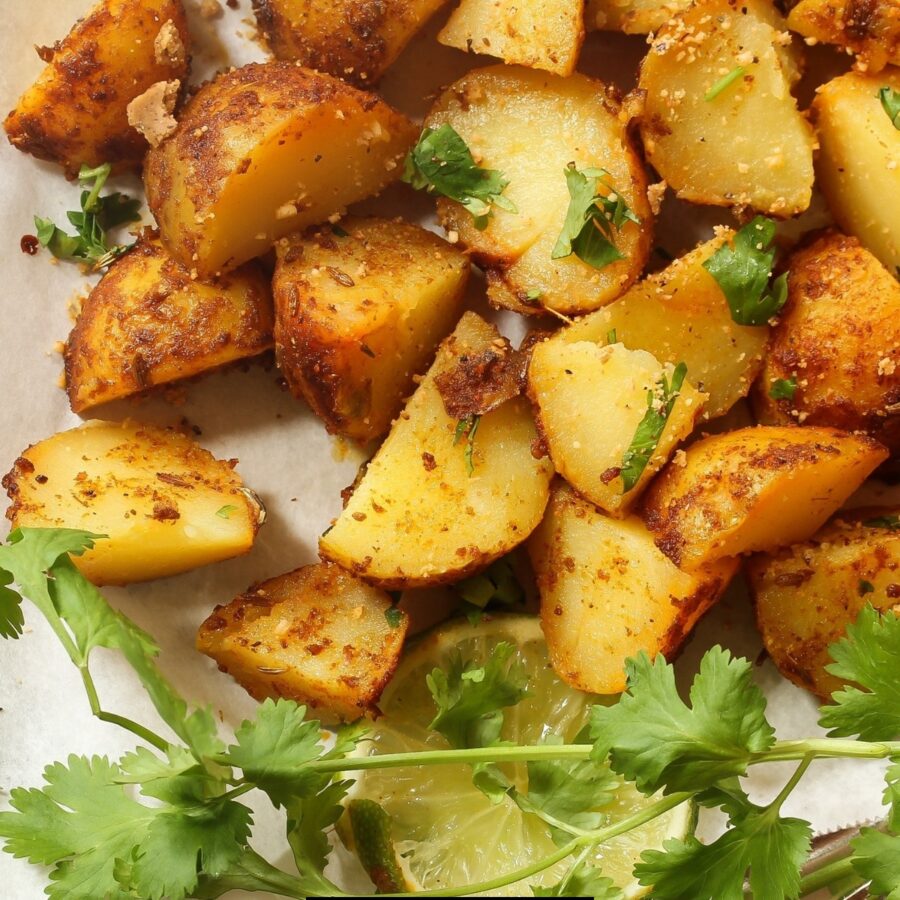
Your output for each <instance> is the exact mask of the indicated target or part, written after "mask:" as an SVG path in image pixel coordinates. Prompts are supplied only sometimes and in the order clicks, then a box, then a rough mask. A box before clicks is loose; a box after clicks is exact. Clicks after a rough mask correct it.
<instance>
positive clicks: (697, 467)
mask: <svg viewBox="0 0 900 900" xmlns="http://www.w3.org/2000/svg"><path fill="white" fill-rule="evenodd" d="M887 455H888V453H887V450H885V448H884V447H882V446H881V444H879V443H877V442H876V441H873V440H872V439H871V438H869V437H865V436H861V435H852V434H847V433H846V432H843V431H838V430H837V429H834V428H815V427H812V426H810V427H809V428H796V427H793V428H791V427H784V426H778V425H768V426H763V425H761V426H758V427H756V428H742V429H740V430H738V431H729V432H727V433H725V434H714V435H711V436H710V437H706V438H703V439H701V440H699V441H697V442H696V443H694V444H691V446H690V447H688V449H687V451H686V454H685V457H684V459H682V460H680V463H681V464H678V463H677V462H672V463H669V465H668V466H666V468H665V469H663V471H662V472H661V474H660V476H659V477H658V478H657V479H656V481H655V482H654V483H653V484H652V485H651V486H650V489H649V490H648V491H647V493H646V495H645V497H644V508H643V516H644V521H645V522H646V523H647V527H648V528H649V529H650V530H651V531H652V532H653V533H654V534H655V535H656V544H657V546H658V547H659V548H660V549H661V550H662V551H663V553H665V554H666V556H668V557H669V558H670V559H671V560H672V561H673V562H674V563H675V565H677V566H680V567H682V568H684V569H689V570H693V569H696V568H697V567H699V566H702V565H705V564H706V563H709V562H712V561H714V560H717V559H721V558H722V557H724V556H737V555H739V554H741V553H747V552H748V551H751V550H775V549H777V548H778V547H784V546H787V545H789V544H794V543H796V542H797V541H802V540H805V539H806V538H808V537H809V536H810V535H811V534H814V533H815V531H816V529H817V528H819V526H820V525H822V523H823V522H825V520H826V519H828V517H829V516H830V515H831V514H832V513H833V512H834V511H835V510H837V509H838V508H839V507H840V506H841V504H843V502H844V501H845V500H846V499H847V498H848V497H849V496H850V495H851V494H852V493H853V492H854V491H855V490H856V489H857V488H858V487H859V486H860V485H861V484H862V483H863V481H865V479H866V477H867V476H868V475H869V474H870V473H871V472H872V470H873V469H875V467H876V466H877V465H878V464H879V463H881V462H883V461H884V460H885V459H886V458H887Z"/></svg>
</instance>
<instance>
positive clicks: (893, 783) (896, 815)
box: [884, 757, 900, 832]
mask: <svg viewBox="0 0 900 900" xmlns="http://www.w3.org/2000/svg"><path fill="white" fill-rule="evenodd" d="M884 779H885V781H886V782H887V787H886V788H885V789H884V803H885V805H886V806H889V807H890V810H889V811H888V817H887V822H888V828H890V829H891V831H894V832H898V831H900V758H898V757H894V759H892V760H891V765H890V766H888V770H887V772H886V773H885V776H884Z"/></svg>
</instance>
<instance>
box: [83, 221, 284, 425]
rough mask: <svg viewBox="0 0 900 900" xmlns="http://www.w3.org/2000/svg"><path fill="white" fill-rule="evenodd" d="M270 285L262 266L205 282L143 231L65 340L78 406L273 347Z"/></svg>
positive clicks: (105, 278) (92, 295) (88, 405)
mask: <svg viewBox="0 0 900 900" xmlns="http://www.w3.org/2000/svg"><path fill="white" fill-rule="evenodd" d="M272 327H273V315H272V299H271V297H270V291H269V284H268V282H267V280H266V278H265V276H264V274H263V271H262V269H261V268H259V267H258V266H257V265H256V264H255V263H248V264H247V265H246V266H244V267H242V268H240V269H238V270H236V271H235V272H231V273H229V274H227V275H223V276H221V277H220V278H217V279H216V280H215V281H199V280H196V279H192V278H191V273H190V272H189V271H188V270H187V269H186V268H185V267H184V266H183V265H181V263H179V262H177V261H176V260H174V259H172V257H171V256H169V254H168V253H167V252H166V251H165V249H164V248H163V246H162V244H160V242H159V238H158V237H156V236H155V235H152V234H145V235H143V236H142V237H141V238H140V240H139V241H138V242H137V245H136V246H135V247H134V249H133V250H131V252H129V253H126V254H125V256H122V257H120V258H119V259H117V260H116V261H115V262H114V263H113V264H112V265H111V266H110V267H109V270H108V271H107V273H106V274H105V275H104V276H103V278H102V279H101V280H100V283H99V284H98V285H97V286H96V287H95V288H94V289H93V290H92V291H91V293H90V295H89V296H88V298H87V300H85V302H84V305H83V306H82V308H81V312H79V314H78V320H77V321H76V323H75V327H74V328H73V329H72V333H71V334H70V335H69V340H68V342H67V343H66V351H65V360H66V390H67V392H68V394H69V403H70V405H71V407H72V411H73V412H77V413H80V412H83V411H84V410H86V409H90V408H91V407H94V406H97V405H98V404H100V403H106V402H107V401H109V400H117V399H119V398H121V397H128V396H130V395H131V394H136V393H138V392H139V391H143V390H146V389H147V388H150V387H153V386H155V385H158V384H165V383H167V382H170V381H177V380H178V379H179V378H189V377H191V376H193V375H200V374H202V373H203V372H208V371H210V370H211V369H215V368H217V367H219V366H222V365H225V364H226V363H230V362H234V361H235V360H238V359H245V358H246V357H249V356H256V355H257V354H259V353H262V352H263V351H265V350H268V349H269V348H271V346H272Z"/></svg>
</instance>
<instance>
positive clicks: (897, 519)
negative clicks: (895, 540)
mask: <svg viewBox="0 0 900 900" xmlns="http://www.w3.org/2000/svg"><path fill="white" fill-rule="evenodd" d="M863 525H865V526H866V528H887V529H889V530H890V531H897V530H898V529H900V516H896V515H889V516H876V517H875V518H874V519H866V521H865V522H863Z"/></svg>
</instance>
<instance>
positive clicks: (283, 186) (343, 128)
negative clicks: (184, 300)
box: [144, 62, 416, 275]
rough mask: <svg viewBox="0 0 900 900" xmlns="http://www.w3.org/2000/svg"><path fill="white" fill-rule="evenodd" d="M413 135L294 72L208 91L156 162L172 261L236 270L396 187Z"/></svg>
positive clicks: (359, 98)
mask: <svg viewBox="0 0 900 900" xmlns="http://www.w3.org/2000/svg"><path fill="white" fill-rule="evenodd" d="M415 136H416V129H415V127H414V126H413V124H412V123H411V122H410V121H409V120H408V119H407V118H406V117H405V116H403V115H401V114H400V113H398V112H396V111H395V110H393V109H392V108H391V107H390V106H388V105H387V104H386V103H384V102H383V101H381V100H379V99H378V98H377V97H375V96H373V95H372V94H367V93H364V92H363V91H359V90H357V89H356V88H353V87H350V86H349V85H347V84H345V83H344V82H342V81H339V80H338V79H337V78H332V77H330V76H328V75H320V74H318V73H317V72H312V71H310V70H308V69H302V68H300V67H299V66H297V65H294V64H293V63H289V62H268V63H252V64H250V65H247V66H242V67H241V68H239V69H231V70H230V71H228V72H225V73H223V74H221V75H219V76H218V77H217V78H215V79H214V80H213V81H211V82H208V83H207V84H205V85H204V86H203V87H201V88H200V90H199V91H197V93H196V94H194V96H193V97H192V98H191V100H190V102H189V103H188V104H187V105H186V106H185V108H184V111H183V113H182V115H181V118H180V120H179V123H178V129H177V130H176V132H175V133H174V134H173V135H172V136H171V137H170V138H169V139H168V140H166V141H165V142H164V143H163V144H161V145H160V146H159V147H157V148H155V149H154V150H151V151H150V153H149V154H148V155H147V162H146V166H145V170H144V185H145V187H146V189H147V203H148V204H149V206H150V210H151V211H152V213H153V215H154V216H155V217H156V221H157V222H158V223H159V229H160V233H161V235H162V240H163V243H164V244H165V245H166V247H167V249H168V250H169V252H170V253H171V254H172V255H173V256H175V257H176V258H177V259H178V260H180V261H181V262H182V263H184V264H185V265H186V266H188V267H189V268H192V269H196V270H197V272H198V273H199V274H200V275H214V274H218V273H219V272H224V271H227V270H228V269H233V268H235V267H236V266H238V265H240V264H241V263H243V262H246V261H247V260H248V259H253V258H254V257H256V256H260V255H261V254H263V253H265V252H266V250H268V249H269V247H271V245H272V244H273V243H274V242H275V241H276V240H277V239H278V238H279V237H282V236H284V235H286V234H289V233H290V232H292V231H295V230H297V229H299V228H305V227H306V226H308V225H314V224H316V223H318V222H322V221H324V220H325V219H327V218H328V217H329V216H330V215H332V214H334V213H337V212H340V211H341V210H342V209H343V207H345V206H346V205H347V204H348V203H353V202H354V201H356V200H362V199H363V198H364V197H368V196H369V195H371V194H374V193H376V192H378V191H379V190H381V189H382V188H383V187H384V186H385V185H387V184H389V183H390V182H391V181H394V180H395V179H396V178H397V177H398V176H399V175H400V171H401V167H400V163H401V162H402V160H403V156H404V154H405V153H406V151H407V149H408V148H409V146H410V144H412V142H413V141H414V140H415Z"/></svg>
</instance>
